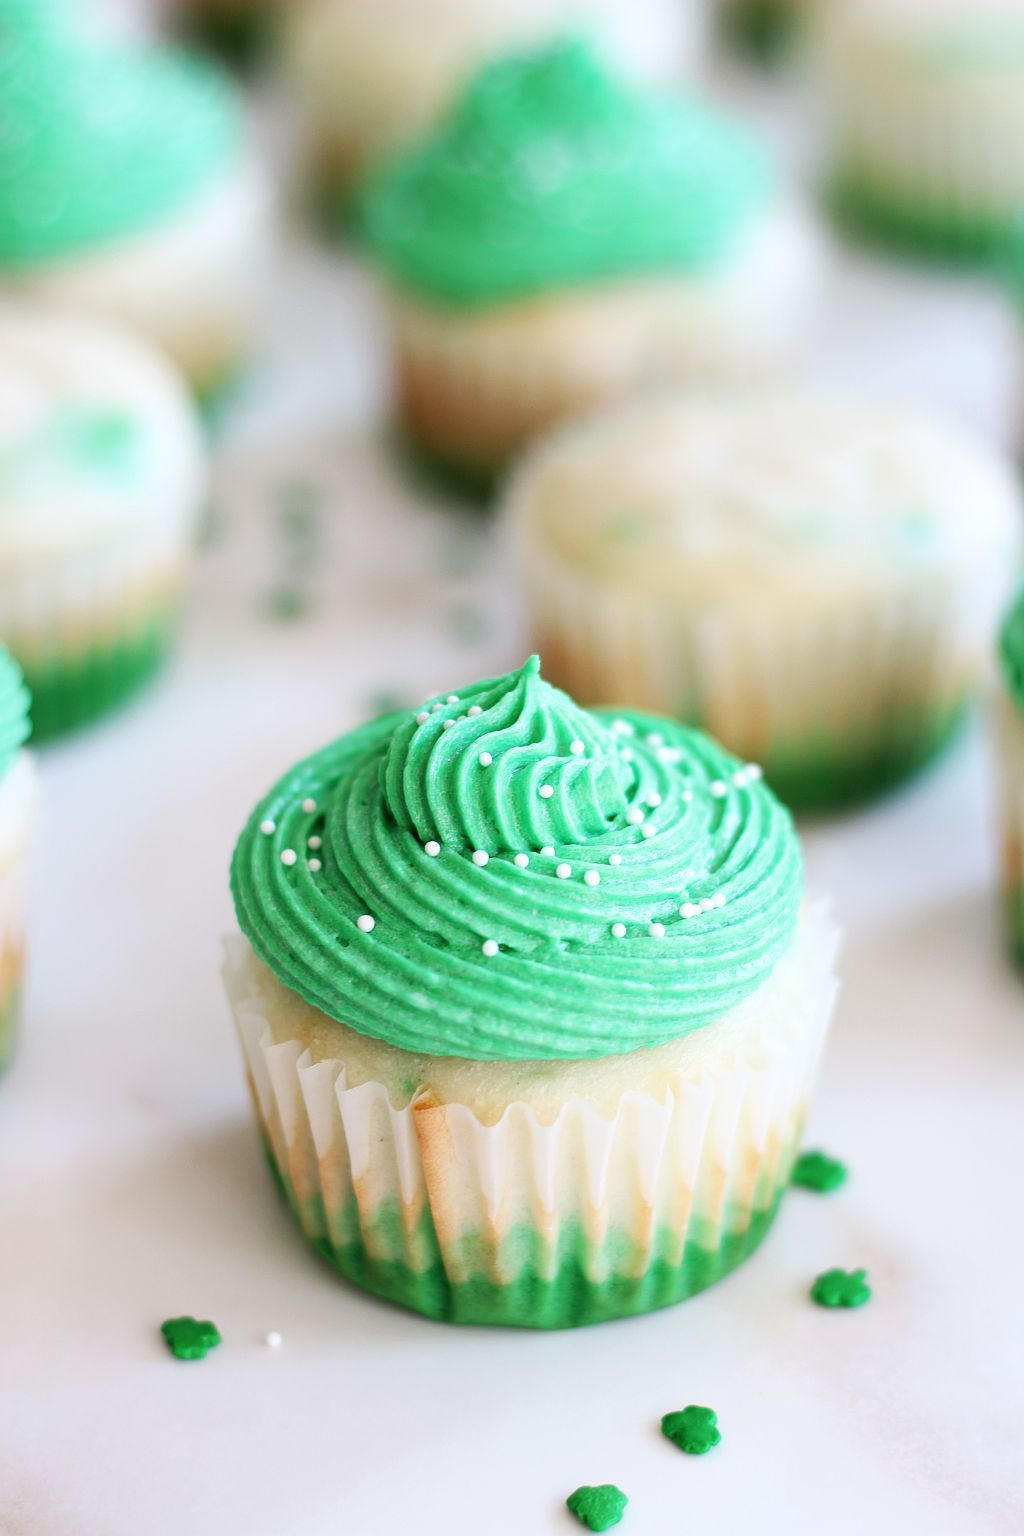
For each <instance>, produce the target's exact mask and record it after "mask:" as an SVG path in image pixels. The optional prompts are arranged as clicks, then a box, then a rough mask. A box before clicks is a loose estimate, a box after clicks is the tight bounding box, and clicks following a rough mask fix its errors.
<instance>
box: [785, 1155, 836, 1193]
mask: <svg viewBox="0 0 1024 1536" xmlns="http://www.w3.org/2000/svg"><path fill="white" fill-rule="evenodd" d="M846 1178H847V1168H846V1164H845V1163H841V1162H840V1161H839V1159H838V1158H837V1157H829V1155H828V1153H827V1152H817V1151H815V1152H801V1154H800V1156H799V1157H798V1158H797V1160H796V1164H795V1166H794V1168H793V1177H792V1180H791V1182H792V1183H793V1184H796V1185H797V1186H798V1187H799V1188H800V1189H813V1190H814V1192H815V1194H818V1195H827V1194H830V1193H831V1192H832V1190H833V1189H838V1188H839V1187H840V1185H841V1184H845V1183H846Z"/></svg>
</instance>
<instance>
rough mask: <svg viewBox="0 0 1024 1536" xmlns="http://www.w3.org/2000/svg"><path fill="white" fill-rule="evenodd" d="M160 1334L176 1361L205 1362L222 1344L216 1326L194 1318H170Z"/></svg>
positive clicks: (163, 1324) (161, 1328)
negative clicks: (213, 1350) (211, 1351)
mask: <svg viewBox="0 0 1024 1536" xmlns="http://www.w3.org/2000/svg"><path fill="white" fill-rule="evenodd" d="M160 1332H161V1333H162V1334H163V1336H164V1342H165V1344H166V1345H167V1348H168V1349H169V1350H170V1352H171V1354H172V1355H173V1356H174V1358H175V1359H176V1360H205V1359H206V1357H207V1355H208V1354H209V1353H210V1350H211V1349H216V1348H217V1345H218V1344H219V1343H220V1333H219V1332H218V1330H217V1329H216V1327H215V1326H214V1324H213V1323H210V1322H205V1321H199V1320H198V1319H196V1318H194V1317H169V1318H168V1319H167V1321H166V1323H161V1324H160Z"/></svg>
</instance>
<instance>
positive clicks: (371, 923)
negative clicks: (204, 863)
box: [356, 912, 377, 933]
mask: <svg viewBox="0 0 1024 1536" xmlns="http://www.w3.org/2000/svg"><path fill="white" fill-rule="evenodd" d="M376 926H377V924H376V921H375V919H374V918H372V917H371V916H370V914H369V913H368V912H364V913H363V915H362V917H357V918H356V927H357V928H358V929H359V931H360V933H372V932H373V930H374V929H375V928H376Z"/></svg>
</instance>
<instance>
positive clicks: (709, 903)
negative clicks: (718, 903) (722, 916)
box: [700, 896, 715, 912]
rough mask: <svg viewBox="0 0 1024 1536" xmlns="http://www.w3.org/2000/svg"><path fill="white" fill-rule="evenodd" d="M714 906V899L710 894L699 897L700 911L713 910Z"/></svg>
mask: <svg viewBox="0 0 1024 1536" xmlns="http://www.w3.org/2000/svg"><path fill="white" fill-rule="evenodd" d="M714 907H715V903H714V900H713V899H712V898H711V897H710V896H702V897H701V899H700V909H701V911H702V912H713V911H714Z"/></svg>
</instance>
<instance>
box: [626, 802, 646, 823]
mask: <svg viewBox="0 0 1024 1536" xmlns="http://www.w3.org/2000/svg"><path fill="white" fill-rule="evenodd" d="M643 819H644V813H643V811H642V810H641V809H640V807H639V806H638V805H634V806H633V808H632V809H631V810H628V811H627V812H626V820H627V821H628V822H629V824H630V826H631V827H638V826H639V825H640V823H641V822H642V821H643Z"/></svg>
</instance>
